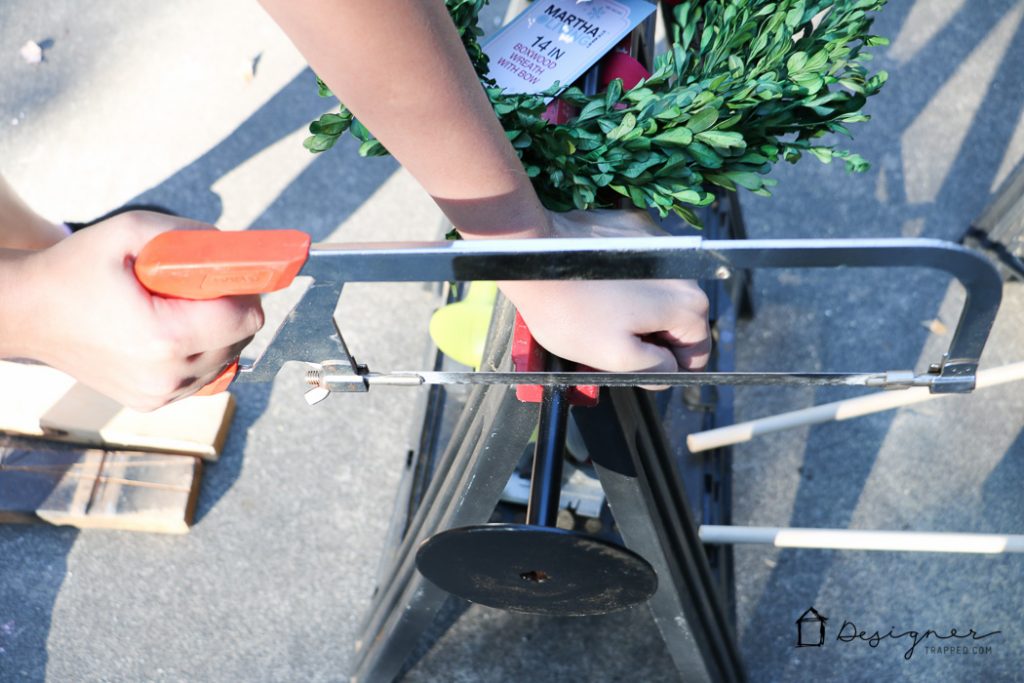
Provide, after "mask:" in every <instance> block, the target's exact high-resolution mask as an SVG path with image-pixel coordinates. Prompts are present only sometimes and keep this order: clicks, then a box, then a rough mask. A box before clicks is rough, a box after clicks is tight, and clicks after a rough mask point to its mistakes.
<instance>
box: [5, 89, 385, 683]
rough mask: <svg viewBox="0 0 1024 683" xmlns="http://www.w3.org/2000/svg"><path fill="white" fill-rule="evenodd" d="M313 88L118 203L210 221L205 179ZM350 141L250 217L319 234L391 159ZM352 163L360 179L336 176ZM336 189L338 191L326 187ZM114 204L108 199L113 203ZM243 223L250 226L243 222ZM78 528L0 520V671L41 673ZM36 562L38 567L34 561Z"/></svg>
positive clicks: (309, 109)
mask: <svg viewBox="0 0 1024 683" xmlns="http://www.w3.org/2000/svg"><path fill="white" fill-rule="evenodd" d="M329 106H330V105H329V101H328V100H325V99H323V98H321V97H319V96H318V95H317V91H316V86H315V82H314V77H313V73H312V71H310V70H309V69H306V70H303V71H302V72H301V73H300V74H299V75H298V76H296V77H295V78H294V79H293V80H292V81H291V82H289V83H288V84H287V85H286V86H284V87H283V88H282V89H281V90H280V91H278V92H277V93H276V94H275V95H274V97H272V98H271V99H270V100H269V101H268V102H267V103H266V104H265V105H263V106H262V107H261V108H260V109H259V110H257V111H256V112H255V113H253V114H252V115H251V116H250V117H249V118H248V119H246V120H245V121H244V122H243V123H242V124H241V125H240V126H238V128H236V129H235V130H234V131H233V132H232V133H231V134H230V135H229V136H227V137H226V138H225V139H224V140H223V141H222V142H220V143H219V144H218V145H216V146H215V147H213V148H212V149H210V150H209V151H208V152H207V153H206V154H204V155H203V156H201V157H199V158H198V159H196V160H195V161H194V162H192V163H191V164H189V165H188V166H186V167H184V168H182V169H181V170H180V171H178V172H176V173H175V174H174V175H172V176H170V177H169V178H167V179H166V180H164V181H162V182H161V183H159V184H158V185H156V186H154V187H153V188H150V189H149V190H146V191H145V192H143V193H141V194H140V195H138V196H137V197H135V198H133V199H132V200H130V201H129V202H126V203H151V204H157V205H162V206H164V207H166V208H168V209H170V210H172V211H174V212H176V213H178V214H180V215H182V216H185V217H188V218H194V219H198V220H202V221H206V222H209V223H214V224H216V222H217V220H218V219H219V218H220V216H221V213H222V204H221V199H220V197H219V196H218V195H217V194H216V193H215V192H214V191H213V190H212V189H211V188H212V186H213V185H214V183H216V182H217V181H218V180H219V179H220V178H222V177H223V176H225V175H226V174H228V173H230V172H231V171H232V170H233V169H234V168H236V167H238V166H239V165H241V164H243V163H245V162H246V161H247V160H249V159H250V158H252V157H254V156H256V155H258V154H259V153H260V152H262V151H263V150H264V149H266V148H268V147H270V146H271V145H273V144H275V143H276V142H278V141H279V140H281V139H282V138H284V137H285V136H287V135H289V134H291V133H292V132H294V131H295V130H296V129H298V128H300V127H302V126H304V125H306V124H308V123H309V122H310V121H312V120H314V119H315V118H317V117H318V116H319V115H320V114H321V113H323V111H324V110H325V109H327V108H328V107H329ZM356 150H357V145H356V144H352V141H350V140H345V141H342V142H340V143H339V144H338V145H336V147H335V148H334V149H333V150H331V153H329V154H324V155H320V156H317V157H315V158H314V159H313V161H312V162H311V163H310V164H309V165H308V166H307V167H306V168H305V170H304V171H303V172H302V173H300V174H299V176H298V177H296V178H295V179H294V180H293V181H292V182H291V183H290V184H289V185H288V186H287V187H286V188H285V189H284V190H283V191H282V192H281V193H280V194H279V195H278V196H277V197H276V198H275V199H274V201H273V202H272V203H271V204H270V206H269V207H268V208H267V209H266V210H265V211H264V212H263V213H262V215H260V216H259V218H258V219H256V221H254V225H259V226H261V227H296V228H299V229H302V230H304V231H306V232H308V233H310V234H311V235H312V237H313V240H314V241H318V240H322V239H324V238H325V237H326V236H327V235H328V234H329V233H331V232H332V231H333V230H335V229H336V228H337V227H338V226H339V225H340V224H341V223H342V222H343V221H344V220H345V219H346V218H347V217H348V216H349V215H351V214H352V213H353V212H354V211H355V210H356V209H357V208H358V207H359V206H360V205H361V204H362V203H363V201H365V199H366V198H368V197H370V196H372V195H373V193H374V192H375V191H376V189H377V188H378V187H379V186H380V185H381V184H382V183H383V182H384V181H385V180H386V179H387V178H388V177H389V176H390V175H391V174H392V173H393V172H394V171H395V170H396V169H397V168H398V166H397V163H396V162H394V161H393V160H392V159H390V158H388V159H382V160H379V161H378V162H377V163H366V161H365V160H363V159H361V158H359V157H358V154H357V153H356ZM354 163H359V164H360V169H361V171H360V173H359V175H358V186H357V187H352V186H351V185H352V182H351V181H346V185H345V187H344V188H341V187H339V183H341V182H342V179H344V178H346V176H347V177H348V178H351V177H352V174H351V171H350V170H349V169H348V168H347V167H348V166H350V165H351V164H354ZM334 190H338V191H334ZM111 208H114V207H111ZM250 227H251V226H250ZM271 387H272V384H270V383H268V384H247V385H243V386H239V387H237V388H235V389H233V391H235V392H236V396H237V398H238V410H237V412H236V415H235V418H234V420H233V423H232V427H231V433H230V436H229V439H228V441H227V444H226V446H225V449H224V453H223V454H222V455H221V458H220V460H219V461H218V462H217V463H214V464H210V465H208V466H207V467H205V468H204V477H203V479H204V480H203V482H202V486H201V489H200V496H199V502H198V506H197V510H196V523H200V522H201V521H202V520H203V518H204V517H205V516H206V514H207V513H209V512H210V510H212V509H213V508H214V507H215V506H216V504H217V501H219V500H220V499H221V497H222V496H224V494H225V493H226V492H227V491H229V490H230V489H231V487H232V486H233V485H234V483H235V481H236V480H237V479H238V477H239V474H240V473H241V470H242V459H243V453H244V452H245V448H246V441H247V435H248V432H249V428H250V427H251V426H252V425H253V424H254V423H255V422H256V421H257V420H258V419H259V418H260V416H261V415H263V413H264V411H265V410H266V408H267V405H268V402H269V396H270V391H271ZM77 536H78V531H77V530H73V529H63V528H46V527H9V526H0V576H3V577H4V579H3V582H2V588H0V606H4V605H10V606H11V607H12V610H11V613H6V610H5V609H2V607H0V681H13V680H17V681H26V682H28V681H43V680H45V679H46V666H47V640H48V634H49V630H50V622H51V618H52V614H53V610H54V606H55V602H56V600H57V598H58V595H59V593H60V588H61V585H62V584H63V582H64V580H65V578H66V575H67V559H66V558H67V555H68V553H69V552H70V550H71V548H72V546H73V545H74V541H75V539H76V538H77ZM40 568H42V569H40Z"/></svg>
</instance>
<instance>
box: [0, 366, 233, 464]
mask: <svg viewBox="0 0 1024 683" xmlns="http://www.w3.org/2000/svg"><path fill="white" fill-rule="evenodd" d="M234 410H235V403H234V399H233V398H232V397H231V394H228V393H226V392H225V393H221V394H217V395H215V396H193V397H189V398H186V399H184V400H181V401H177V402H175V403H172V404H170V405H168V406H164V407H163V408H160V409H158V410H154V411H153V412H150V413H141V412H138V411H135V410H131V409H130V408H125V407H124V406H122V405H120V404H119V403H117V402H116V401H114V400H112V399H110V398H107V397H106V396H104V395H102V394H100V393H98V392H96V391H94V390H92V389H90V388H88V387H86V386H84V385H82V384H79V383H78V382H76V381H75V380H74V378H72V377H70V376H69V375H66V374H65V373H63V372H60V371H59V370H54V369H53V368H50V367H47V366H45V365H35V364H29V363H16V362H10V361H0V432H4V433H7V434H13V435H17V436H34V437H45V438H48V439H53V440H57V441H65V442H68V443H75V444H83V445H88V446H99V447H102V448H108V449H124V450H145V451H158V452H174V453H188V454H190V455H198V456H200V457H202V458H204V459H206V460H216V459H217V457H218V455H219V454H220V452H221V450H222V449H223V447H224V442H225V441H226V440H227V434H228V427H229V426H230V424H231V418H232V416H233V415H234Z"/></svg>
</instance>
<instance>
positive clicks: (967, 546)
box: [700, 524, 1024, 554]
mask: <svg viewBox="0 0 1024 683" xmlns="http://www.w3.org/2000/svg"><path fill="white" fill-rule="evenodd" d="M700 540H701V541H702V542H704V543H714V544H735V543H756V544H761V545H773V546H775V547H776V548H822V549H832V550H890V551H893V550H894V551H903V552H931V553H983V554H1002V553H1020V552H1024V536H1022V535H1019V534H960V533H944V532H927V531H862V530H859V529H794V528H786V527H760V526H723V525H713V524H704V525H702V526H701V527H700Z"/></svg>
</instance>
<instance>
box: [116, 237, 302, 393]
mask: <svg viewBox="0 0 1024 683" xmlns="http://www.w3.org/2000/svg"><path fill="white" fill-rule="evenodd" d="M309 243H310V238H309V235H307V234H306V233H304V232H299V231H298V230H247V231H244V232H221V231H219V230H172V231H170V232H164V233H161V234H159V235H157V236H156V237H155V238H153V239H152V240H150V241H149V242H148V243H147V244H146V246H145V247H143V248H142V251H140V252H139V255H138V256H137V257H136V259H135V276H136V277H137V278H138V279H139V282H141V283H142V285H143V286H144V287H145V288H146V289H148V290H149V291H150V292H152V293H153V294H157V295H159V296H163V297H168V298H177V299H216V298H218V297H222V296H237V295H241V294H263V293H266V292H273V291H276V290H278V289H284V288H285V287H287V286H288V285H290V284H291V282H292V280H294V279H295V276H296V275H297V274H298V272H299V270H300V269H301V268H302V266H303V264H304V263H305V262H306V259H307V258H308V257H309ZM237 373H238V361H237V360H236V361H235V362H234V363H232V364H231V365H229V366H228V367H227V368H225V369H224V370H223V371H222V372H221V373H220V375H218V376H217V378H216V379H215V380H213V381H212V382H210V383H209V384H207V385H206V386H205V387H203V388H202V389H200V390H199V391H198V392H196V395H197V396H207V395H210V394H217V393H220V392H222V391H225V390H227V388H228V385H229V384H231V381H232V380H234V378H235V375H236V374H237Z"/></svg>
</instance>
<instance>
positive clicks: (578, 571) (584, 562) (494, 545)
mask: <svg viewBox="0 0 1024 683" xmlns="http://www.w3.org/2000/svg"><path fill="white" fill-rule="evenodd" d="M416 566H417V568H419V570H420V572H421V573H422V574H423V575H424V576H425V577H427V578H428V579H430V581H432V582H433V583H435V584H437V585H438V587H440V588H443V589H444V590H446V591H448V592H449V593H452V594H454V595H457V596H459V597H462V598H465V599H466V600H469V601H471V602H475V603H479V604H481V605H487V606H488V607H497V608H499V609H505V610H510V611H512V612H527V613H530V614H547V615H552V616H588V615H593V614H606V613H608V612H615V611H617V610H621V609H626V608H627V607H632V606H633V605H635V604H637V603H639V602H643V601H645V600H647V598H649V597H650V596H651V595H652V594H653V593H654V591H655V589H657V587H658V576H657V574H655V573H654V569H653V568H651V565H650V564H649V563H648V562H647V560H645V559H644V558H642V557H640V556H639V555H637V554H636V553H634V552H633V551H632V550H629V549H627V548H623V547H621V546H618V545H615V544H614V543H609V542H608V541H603V540H600V539H597V538H593V537H591V536H587V535H586V534H581V533H579V532H575V531H565V530H564V529H553V528H549V527H541V526H530V525H526V524H481V525H479V526H468V527H462V528H459V529H449V530H448V531H443V532H441V533H439V534H437V535H435V536H433V537H431V538H429V539H427V540H426V541H424V542H423V544H422V545H421V546H420V549H419V551H418V552H417V553H416Z"/></svg>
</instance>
